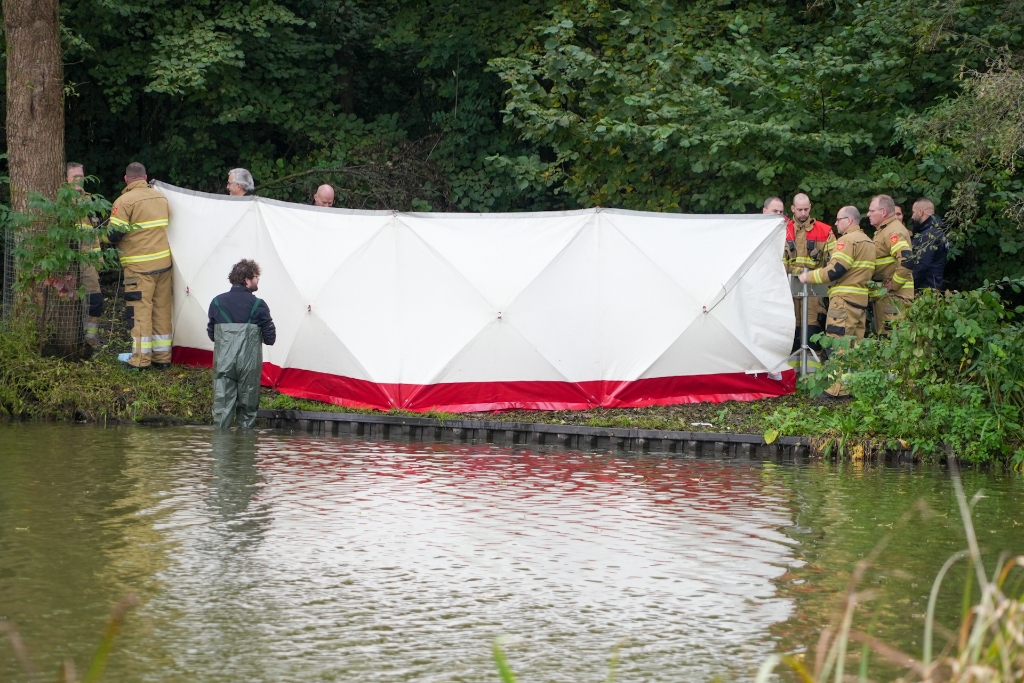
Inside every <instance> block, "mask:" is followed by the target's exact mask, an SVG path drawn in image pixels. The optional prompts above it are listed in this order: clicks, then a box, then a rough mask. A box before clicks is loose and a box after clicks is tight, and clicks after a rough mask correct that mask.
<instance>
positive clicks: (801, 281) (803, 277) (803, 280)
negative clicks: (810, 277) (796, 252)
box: [800, 273, 807, 285]
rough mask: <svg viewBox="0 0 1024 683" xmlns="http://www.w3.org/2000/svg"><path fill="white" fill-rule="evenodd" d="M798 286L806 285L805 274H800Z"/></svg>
mask: <svg viewBox="0 0 1024 683" xmlns="http://www.w3.org/2000/svg"><path fill="white" fill-rule="evenodd" d="M800 284H802V285H806V284H807V273H800Z"/></svg>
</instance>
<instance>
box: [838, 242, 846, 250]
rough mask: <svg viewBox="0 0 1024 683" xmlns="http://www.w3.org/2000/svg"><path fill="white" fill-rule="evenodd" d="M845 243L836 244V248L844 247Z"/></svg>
mask: <svg viewBox="0 0 1024 683" xmlns="http://www.w3.org/2000/svg"><path fill="white" fill-rule="evenodd" d="M845 245H846V243H845V242H840V243H839V244H837V245H836V249H842V248H843V247H844V246H845Z"/></svg>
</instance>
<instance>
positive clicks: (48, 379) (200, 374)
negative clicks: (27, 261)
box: [0, 322, 213, 423]
mask: <svg viewBox="0 0 1024 683" xmlns="http://www.w3.org/2000/svg"><path fill="white" fill-rule="evenodd" d="M36 334H37V332H36V330H35V329H34V326H33V325H31V324H28V323H24V322H20V323H13V324H10V325H8V326H7V328H6V329H0V415H3V414H4V413H7V414H8V415H9V416H11V417H17V418H21V419H32V418H36V419H39V418H43V419H58V420H77V421H90V422H100V423H103V422H126V421H132V420H137V419H140V418H152V417H153V416H158V415H164V416H173V417H174V418H177V419H180V420H184V421H196V422H209V420H210V415H211V409H212V405H213V382H212V379H211V377H210V370H209V368H190V367H184V366H178V365H176V366H174V367H173V368H171V369H170V370H166V371H162V372H160V371H156V370H150V371H147V372H141V373H140V372H129V371H127V370H126V369H125V368H124V367H123V364H122V363H120V362H119V361H118V360H117V358H116V356H115V355H114V352H113V351H110V352H108V351H106V350H105V351H103V352H101V353H100V354H99V355H97V356H96V357H95V358H93V359H92V360H89V361H84V362H69V361H65V360H61V359H58V358H47V357H44V356H41V355H40V354H39V352H38V343H37V341H36V339H37V337H36Z"/></svg>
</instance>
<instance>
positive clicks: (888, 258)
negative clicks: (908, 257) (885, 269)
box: [875, 256, 896, 268]
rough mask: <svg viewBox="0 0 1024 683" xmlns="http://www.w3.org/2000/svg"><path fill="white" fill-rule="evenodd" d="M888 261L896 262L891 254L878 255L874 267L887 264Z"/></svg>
mask: <svg viewBox="0 0 1024 683" xmlns="http://www.w3.org/2000/svg"><path fill="white" fill-rule="evenodd" d="M890 263H896V259H894V258H893V257H892V256H879V257H878V258H876V259H875V267H876V268H877V267H878V266H887V265H889V264H890Z"/></svg>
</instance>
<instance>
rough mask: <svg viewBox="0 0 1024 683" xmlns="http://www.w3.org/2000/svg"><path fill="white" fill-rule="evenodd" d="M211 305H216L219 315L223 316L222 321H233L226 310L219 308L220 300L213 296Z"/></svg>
mask: <svg viewBox="0 0 1024 683" xmlns="http://www.w3.org/2000/svg"><path fill="white" fill-rule="evenodd" d="M213 305H214V306H216V307H217V310H218V311H220V314H221V317H223V318H224V322H226V323H233V322H235V321H234V320H232V319H231V316H230V315H228V313H227V311H225V310H224V309H223V308H221V306H220V302H219V301H217V297H213Z"/></svg>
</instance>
